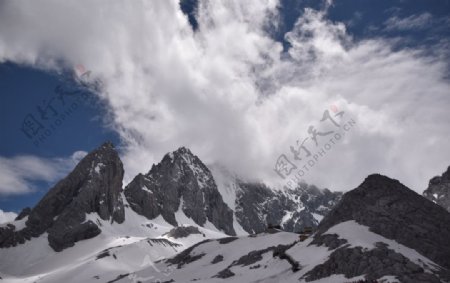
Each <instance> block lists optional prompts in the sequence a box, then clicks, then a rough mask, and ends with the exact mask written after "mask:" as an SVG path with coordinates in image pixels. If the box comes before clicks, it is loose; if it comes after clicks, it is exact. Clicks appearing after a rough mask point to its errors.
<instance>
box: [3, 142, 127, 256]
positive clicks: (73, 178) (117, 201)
mask: <svg viewBox="0 0 450 283" xmlns="http://www.w3.org/2000/svg"><path fill="white" fill-rule="evenodd" d="M123 175H124V170H123V165H122V162H121V160H120V158H119V156H118V154H117V152H116V151H115V150H114V146H113V145H112V143H105V144H103V145H102V146H100V147H99V148H97V149H96V150H94V151H92V152H91V153H89V154H88V155H86V156H85V157H84V158H83V159H82V160H81V161H80V162H79V163H78V165H77V166H76V167H75V169H74V170H73V171H72V172H71V173H69V175H68V176H67V177H66V178H64V179H62V180H61V181H59V182H58V183H57V184H56V185H55V186H54V187H53V188H51V189H50V190H49V191H48V192H47V194H46V195H45V196H44V197H43V198H42V199H41V201H40V202H39V203H38V204H37V205H36V206H35V207H34V208H33V209H31V211H28V213H27V216H28V218H27V220H26V222H25V224H26V225H25V228H23V229H21V230H19V231H16V229H15V227H14V229H5V228H0V247H8V246H15V245H17V244H20V243H23V242H25V241H26V240H29V239H31V238H32V237H38V236H40V235H42V234H43V233H44V232H47V233H48V241H49V244H50V246H51V247H52V248H53V249H54V250H56V251H60V250H62V249H64V248H67V247H70V246H73V245H74V243H75V242H77V241H79V240H82V239H87V238H91V237H94V236H96V235H98V234H100V233H101V230H100V228H99V227H98V226H97V225H96V224H95V223H93V222H92V221H90V220H88V221H86V215H87V214H90V213H96V214H98V215H99V216H100V218H101V219H103V220H110V221H111V222H118V223H122V222H123V221H124V219H125V213H124V208H123V203H122V199H121V196H120V193H121V191H122V179H123ZM24 217H25V216H24ZM10 228H11V227H10Z"/></svg>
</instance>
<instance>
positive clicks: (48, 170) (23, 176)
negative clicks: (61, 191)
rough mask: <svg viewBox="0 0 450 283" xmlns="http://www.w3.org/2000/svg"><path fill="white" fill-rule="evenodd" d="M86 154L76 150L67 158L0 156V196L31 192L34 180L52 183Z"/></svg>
mask: <svg viewBox="0 0 450 283" xmlns="http://www.w3.org/2000/svg"><path fill="white" fill-rule="evenodd" d="M85 155H86V152H84V151H76V152H74V153H73V154H72V156H70V157H68V158H41V157H37V156H30V155H24V156H15V157H11V158H6V157H2V156H0V180H1V182H0V196H2V195H3V196H4V195H18V194H26V193H31V192H33V191H35V190H36V186H35V185H34V182H35V181H44V182H47V183H52V182H55V181H57V180H58V179H60V178H62V177H64V176H65V175H66V174H67V173H68V172H70V170H72V169H73V168H74V167H75V165H76V164H77V163H78V162H79V161H80V160H81V159H82V158H83V157H84V156H85Z"/></svg>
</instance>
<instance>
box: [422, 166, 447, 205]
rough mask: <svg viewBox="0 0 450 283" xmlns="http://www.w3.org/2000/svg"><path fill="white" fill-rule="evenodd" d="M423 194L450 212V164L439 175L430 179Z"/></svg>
mask: <svg viewBox="0 0 450 283" xmlns="http://www.w3.org/2000/svg"><path fill="white" fill-rule="evenodd" d="M423 196H424V197H426V198H427V199H429V200H431V201H433V202H434V203H437V204H439V205H440V206H442V207H443V208H445V209H446V210H447V211H448V212H450V166H449V167H448V168H447V171H445V172H444V173H442V175H441V176H436V177H434V178H432V179H431V180H430V183H429V185H428V188H427V189H426V190H425V191H424V192H423Z"/></svg>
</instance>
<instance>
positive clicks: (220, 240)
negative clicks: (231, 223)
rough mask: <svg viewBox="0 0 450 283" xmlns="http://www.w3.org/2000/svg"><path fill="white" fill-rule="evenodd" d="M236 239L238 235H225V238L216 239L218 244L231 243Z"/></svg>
mask: <svg viewBox="0 0 450 283" xmlns="http://www.w3.org/2000/svg"><path fill="white" fill-rule="evenodd" d="M237 239H238V237H226V238H221V239H219V240H218V241H219V244H222V245H224V244H228V243H231V242H233V241H235V240H237Z"/></svg>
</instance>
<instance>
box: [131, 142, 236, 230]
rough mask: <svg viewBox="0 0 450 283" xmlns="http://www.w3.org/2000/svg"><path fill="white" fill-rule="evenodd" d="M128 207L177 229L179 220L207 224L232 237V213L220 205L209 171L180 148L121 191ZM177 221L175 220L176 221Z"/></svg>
mask: <svg viewBox="0 0 450 283" xmlns="http://www.w3.org/2000/svg"><path fill="white" fill-rule="evenodd" d="M125 197H126V199H127V201H128V203H129V204H130V206H131V208H132V209H133V210H134V211H136V212H137V213H138V214H141V215H143V216H145V217H147V218H148V219H154V218H156V217H157V216H159V215H162V217H163V218H164V220H166V221H167V222H168V223H170V224H172V225H174V226H178V224H179V223H178V221H179V219H180V217H188V218H191V219H192V220H193V221H194V222H195V223H196V224H198V225H200V226H205V225H207V224H208V223H207V222H210V223H211V224H212V225H213V226H215V227H216V228H217V229H219V230H222V231H223V232H225V233H226V234H228V235H235V234H236V232H235V231H234V228H233V211H232V210H231V209H230V208H229V207H228V206H227V205H226V204H225V203H224V201H223V199H222V196H221V194H220V193H219V191H218V189H217V185H216V183H215V181H214V179H213V176H212V175H211V172H210V171H209V169H208V168H207V167H206V166H205V165H204V164H203V163H202V162H201V161H200V159H199V158H198V157H197V156H195V155H194V154H192V152H191V151H190V150H189V149H187V148H185V147H181V148H179V149H178V150H176V151H174V152H171V153H168V154H166V155H165V156H164V158H163V159H162V160H161V162H160V163H159V164H157V165H153V166H152V168H151V170H150V171H149V172H148V173H147V174H145V175H143V174H139V175H137V176H136V177H135V178H134V180H133V181H132V182H131V183H130V184H129V185H128V186H127V187H126V188H125ZM177 218H178V219H177Z"/></svg>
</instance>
